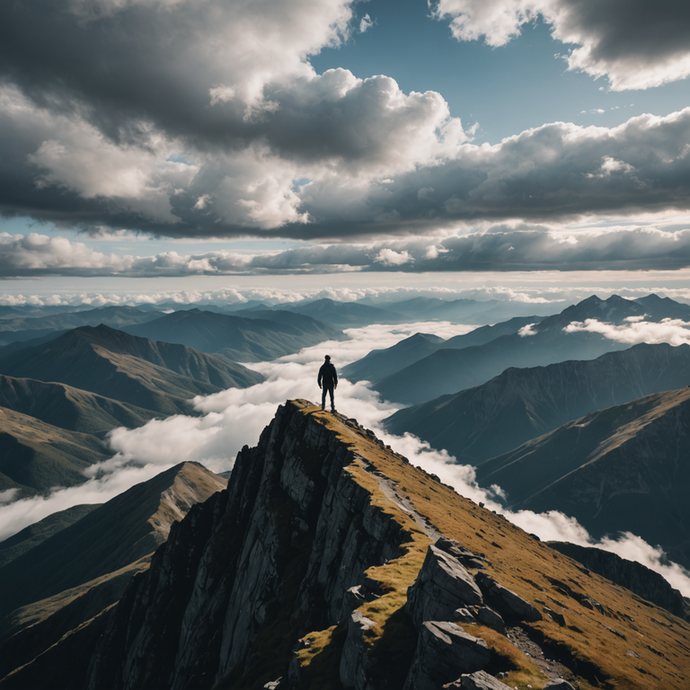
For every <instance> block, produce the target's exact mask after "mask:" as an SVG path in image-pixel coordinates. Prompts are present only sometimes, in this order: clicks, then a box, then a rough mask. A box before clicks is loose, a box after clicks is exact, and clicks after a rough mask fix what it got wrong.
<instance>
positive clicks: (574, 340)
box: [373, 295, 690, 404]
mask: <svg viewBox="0 0 690 690" xmlns="http://www.w3.org/2000/svg"><path fill="white" fill-rule="evenodd" d="M630 317H638V318H642V317H644V318H646V319H648V320H650V321H661V320H662V319H664V318H683V319H686V320H688V319H690V306H686V305H682V304H679V303H678V302H674V301H673V300H670V299H668V298H664V299H662V298H660V297H657V296H656V295H649V296H648V297H645V298H642V299H639V300H632V301H631V300H626V299H623V298H622V297H618V296H616V295H614V296H612V297H609V299H607V300H601V299H599V298H598V297H596V296H592V297H590V298H588V299H586V300H584V301H582V302H580V303H579V304H577V305H574V306H571V307H568V308H567V309H565V310H564V311H562V312H561V313H560V314H556V315H554V316H549V317H547V318H544V319H542V320H540V321H538V322H536V321H535V324H534V326H532V327H531V328H529V329H527V328H525V329H521V330H519V331H518V332H514V333H512V334H510V335H503V336H501V337H497V338H494V339H493V340H490V341H488V342H486V343H485V344H484V345H480V346H474V347H465V348H463V349H459V350H458V349H440V350H437V351H435V352H434V353H432V354H431V355H428V356H427V357H424V358H423V359H421V360H419V361H417V362H415V363H414V364H411V365H409V366H406V367H404V368H402V369H400V370H399V371H397V372H395V373H393V374H391V375H389V376H387V377H385V378H383V379H380V380H379V381H377V383H376V384H375V385H374V386H373V389H374V390H376V391H377V392H378V393H380V395H381V396H382V397H383V398H384V399H386V400H392V401H395V402H401V403H405V404H415V403H419V402H423V401H425V400H432V399H433V398H437V397H439V396H441V395H444V394H448V393H456V392H458V391H460V390H463V389H465V388H471V387H472V386H476V385H479V384H481V383H484V382H486V381H488V380H489V379H491V378H493V377H494V376H496V375H498V374H500V373H501V372H502V371H503V370H505V369H507V368H508V367H533V366H543V365H546V364H552V363H556V362H563V361H566V360H569V359H594V358H596V357H599V356H600V355H602V354H604V353H606V352H612V351H615V350H623V349H625V348H627V347H629V346H628V345H627V344H625V343H620V342H616V341H613V340H609V339H607V338H605V337H604V336H602V335H599V334H597V333H590V332H576V333H566V332H565V331H564V328H565V327H566V326H568V325H569V324H570V323H572V322H574V321H579V322H582V321H585V320H586V319H598V320H600V321H605V322H608V323H613V324H622V323H625V322H626V319H629V318H630ZM470 335H471V334H470Z"/></svg>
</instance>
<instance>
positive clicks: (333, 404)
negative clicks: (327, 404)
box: [328, 386, 335, 412]
mask: <svg viewBox="0 0 690 690" xmlns="http://www.w3.org/2000/svg"><path fill="white" fill-rule="evenodd" d="M333 390H334V388H333V386H331V387H330V388H329V389H328V392H329V394H330V396H331V412H335V402H334V401H333Z"/></svg>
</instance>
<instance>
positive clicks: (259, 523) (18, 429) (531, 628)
mask: <svg viewBox="0 0 690 690" xmlns="http://www.w3.org/2000/svg"><path fill="white" fill-rule="evenodd" d="M432 307H433V309H437V310H440V311H439V314H450V313H452V312H451V311H450V307H446V308H445V312H444V311H443V310H442V305H438V304H434V305H432V304H429V305H428V306H427V310H428V311H430V310H431V309H432ZM453 309H455V310H456V311H455V313H456V315H457V314H466V315H467V314H471V315H472V319H473V320H474V322H475V324H478V325H468V324H467V323H465V324H463V323H462V321H461V320H460V319H461V317H458V322H457V323H453V322H452V321H422V320H420V321H418V322H414V321H410V315H411V314H416V313H423V312H424V305H420V304H419V303H415V304H407V303H405V304H401V305H400V307H399V311H396V307H395V304H388V305H386V307H385V309H383V308H381V309H378V308H373V307H371V306H366V307H365V305H358V304H357V303H337V302H334V301H333V300H321V301H319V302H318V303H316V302H315V303H312V304H305V305H297V306H296V307H293V308H291V309H275V308H272V307H271V306H270V305H264V304H262V305H256V306H253V307H251V308H249V309H247V310H246V313H244V312H242V311H241V310H234V311H229V310H226V311H223V310H222V309H217V310H215V311H211V310H204V309H192V310H188V311H177V312H174V313H168V314H164V313H153V312H151V311H148V312H143V311H141V310H136V309H133V310H130V311H127V310H123V311H119V312H114V311H107V312H104V313H103V314H101V316H104V317H105V319H104V321H108V320H109V321H110V323H109V324H106V323H105V322H99V323H98V324H94V323H93V321H94V320H97V318H98V315H92V314H88V313H87V312H84V313H83V315H82V316H79V315H78V314H75V313H70V314H69V315H68V316H66V317H65V318H64V319H62V320H61V318H60V317H59V316H56V315H52V316H50V318H49V320H48V319H47V318H46V317H35V319H30V318H26V317H23V318H18V317H17V316H16V314H15V315H13V316H12V319H13V320H14V321H12V322H10V321H9V320H7V321H6V323H5V324H4V329H0V333H1V334H2V338H3V342H5V343H6V344H5V346H4V347H0V452H1V453H0V457H1V458H2V460H0V498H2V503H1V504H0V515H3V516H7V519H6V520H4V521H3V522H4V523H5V527H4V529H5V533H4V534H3V535H0V537H1V538H2V539H4V541H0V584H1V585H2V589H3V591H4V592H9V593H10V596H8V597H4V598H3V601H2V605H1V607H0V608H1V609H2V610H1V611H0V659H2V663H1V664H0V688H2V689H3V690H4V689H5V688H21V689H25V688H34V687H35V688H38V687H54V688H65V690H68V689H69V690H72V689H74V690H81V689H82V688H84V689H85V690H86V688H94V689H98V690H101V689H102V688H113V690H116V689H119V688H122V689H124V688H128V689H130V688H131V689H134V688H142V689H144V688H146V689H147V690H148V689H149V688H161V690H163V689H164V688H166V689H167V688H180V690H181V689H182V688H194V689H195V690H196V689H197V688H198V689H199V690H204V689H206V688H208V689H209V690H211V689H212V688H217V689H220V688H238V689H239V688H256V687H264V688H273V689H274V690H275V689H276V688H347V689H349V688H357V690H377V689H379V688H380V689H381V690H387V689H388V688H391V689H392V688H395V689H397V690H399V689H400V688H403V690H412V689H416V688H420V689H421V690H425V689H426V688H429V690H431V689H432V688H440V687H441V686H442V685H444V684H446V683H455V684H454V685H452V686H451V687H463V688H464V687H468V688H469V687H479V688H483V689H485V690H496V689H500V688H505V687H509V688H515V687H517V688H519V689H520V690H526V689H527V688H528V687H531V688H535V689H539V688H548V687H554V688H555V687H557V686H556V685H555V683H557V682H563V683H566V685H562V686H558V687H562V688H567V687H571V688H579V689H580V690H586V689H589V688H595V687H603V688H610V689H611V690H614V689H620V690H624V689H625V690H627V689H628V688H630V689H631V690H634V689H636V688H640V689H642V688H645V689H647V688H657V687H658V688H662V687H663V688H678V690H685V688H687V678H688V677H690V662H689V661H688V660H689V659H690V652H689V650H690V625H689V624H688V622H687V620H690V601H689V600H688V599H686V598H685V596H686V595H689V594H690V574H689V573H688V569H690V513H688V508H687V505H688V504H687V501H685V495H686V494H687V490H688V488H690V487H689V484H690V446H688V443H689V442H690V435H689V434H688V433H687V429H688V420H687V419H686V416H687V410H686V408H688V409H690V408H689V407H688V402H687V398H688V396H689V395H690V393H688V391H690V387H688V388H686V387H687V386H690V354H689V352H690V344H682V343H681V344H679V343H674V344H673V345H671V344H669V343H668V342H665V341H650V340H643V341H640V342H637V343H636V342H630V341H626V340H625V339H624V337H623V336H621V335H620V334H625V333H626V331H625V329H626V328H628V327H629V324H631V323H635V324H639V323H643V324H646V323H649V324H650V331H651V327H652V326H654V325H655V324H661V323H665V324H667V323H668V322H669V320H671V319H677V320H678V319H681V320H682V319H685V320H687V321H688V322H690V306H686V305H683V304H680V303H678V302H673V301H672V300H668V299H666V298H660V297H657V296H656V295H649V296H648V297H645V298H642V299H639V300H625V299H622V298H619V297H615V296H614V297H611V298H609V299H608V300H599V299H598V298H596V297H592V298H589V299H587V300H584V301H582V302H580V303H578V304H575V305H571V306H568V307H566V308H565V309H564V310H563V311H562V312H560V313H558V314H553V315H544V314H538V315H534V316H524V315H520V316H517V317H514V318H508V319H507V320H506V321H503V322H499V323H496V322H493V323H492V324H491V325H488V323H487V324H482V323H481V316H480V315H481V306H477V305H470V304H465V303H463V304H458V305H455V306H454V307H453ZM95 311H99V310H95ZM486 318H487V319H489V318H490V315H489V312H488V311H487V315H486ZM34 321H35V323H34ZM594 323H596V324H605V325H606V326H607V327H608V328H610V329H611V331H610V332H611V333H613V334H614V335H615V336H616V337H615V338H613V337H607V336H606V335H604V334H602V332H601V328H599V331H597V330H596V328H595V327H594V326H592V324H594ZM338 324H341V328H338ZM597 327H598V326H597ZM12 329H14V330H12ZM51 329H52V330H51ZM342 329H345V330H342ZM32 330H33V331H35V332H36V333H38V334H39V335H38V336H37V337H36V338H29V337H27V336H26V334H27V333H29V332H31V331H32ZM46 331H47V332H46ZM12 333H17V334H18V339H17V340H13V339H12V338H13V336H12V335H11V334H12ZM327 353H328V354H330V355H331V356H332V357H333V361H334V363H335V364H336V367H337V368H338V371H339V374H340V382H339V385H338V388H337V390H336V407H337V412H335V413H329V412H322V411H321V410H320V408H319V407H317V406H315V405H314V404H312V403H310V402H309V400H317V398H318V399H320V395H319V394H320V392H319V390H318V387H317V386H316V372H317V370H318V367H319V366H320V364H321V361H322V360H323V357H324V355H325V354H327ZM286 401H287V402H286ZM634 545H637V547H638V549H637V551H635V550H634V549H633V546H634ZM578 549H579V550H578ZM614 552H615V553H614ZM616 553H618V554H619V555H615V554H616ZM621 556H623V557H622V558H621ZM631 556H632V557H633V560H634V561H638V562H637V563H633V562H631V561H630V560H626V557H627V558H628V559H629V558H630V557H631ZM655 571H656V572H655ZM664 578H666V579H664ZM68 660H69V661H68ZM568 684H569V685H568Z"/></svg>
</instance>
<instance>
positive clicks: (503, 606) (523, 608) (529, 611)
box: [474, 571, 542, 622]
mask: <svg viewBox="0 0 690 690" xmlns="http://www.w3.org/2000/svg"><path fill="white" fill-rule="evenodd" d="M474 579H475V580H476V582H477V584H478V585H479V588H480V589H481V590H482V592H484V595H485V596H486V598H487V600H488V601H489V602H490V603H491V604H493V607H494V608H495V609H496V610H497V611H498V613H500V614H501V616H502V617H503V618H507V619H511V620H518V621H531V622H534V621H538V620H541V617H542V616H541V614H540V613H539V611H537V609H536V608H535V607H534V606H532V604H530V603H529V602H528V601H525V600H524V599H523V598H522V597H521V596H519V595H518V594H516V593H515V592H513V591H511V590H510V589H508V588H507V587H504V586H503V585H502V584H500V583H499V582H496V580H494V579H493V578H492V577H491V576H490V575H487V574H486V573H484V572H481V571H480V572H478V573H477V574H476V575H475V578H474Z"/></svg>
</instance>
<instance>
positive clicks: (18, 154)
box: [0, 0, 690, 270]
mask: <svg viewBox="0 0 690 690" xmlns="http://www.w3.org/2000/svg"><path fill="white" fill-rule="evenodd" d="M530 3H531V4H530V7H532V5H534V3H533V2H532V0H530ZM446 5H447V7H446V12H450V10H448V7H450V5H453V7H454V8H455V9H454V10H453V11H455V15H456V16H464V15H462V13H461V12H460V10H461V9H462V8H465V10H467V12H468V13H469V14H467V17H469V19H468V20H467V21H468V22H469V23H471V22H474V24H473V25H472V26H473V27H474V28H473V29H472V30H474V31H475V32H476V31H480V29H481V28H482V26H483V25H482V24H481V21H483V20H484V19H486V17H485V16H484V15H481V16H479V15H477V16H476V17H475V16H474V15H472V16H470V15H471V12H470V10H472V11H474V10H473V8H474V9H476V7H479V8H480V9H481V10H482V12H484V13H485V14H486V13H488V15H487V16H489V15H491V12H494V13H495V12H499V14H500V12H502V13H503V14H502V15H500V16H501V17H504V18H505V16H508V21H507V24H506V25H505V26H504V33H505V32H507V34H506V35H508V36H509V35H510V30H511V26H512V27H513V28H515V26H517V28H518V29H519V25H520V22H522V21H523V20H524V19H525V17H529V16H531V15H530V12H531V13H532V14H534V11H536V10H534V9H533V8H532V9H531V10H529V12H527V11H526V13H523V14H520V13H519V12H518V14H516V15H515V17H517V19H515V17H512V15H510V11H512V10H510V7H513V5H510V7H509V6H508V5H506V6H505V7H504V6H503V5H505V2H504V0H496V2H494V3H486V4H482V5H476V7H475V3H474V2H472V1H471V0H463V1H461V0H454V3H451V2H450V0H449V2H448V3H446ZM518 5H519V3H518ZM537 5H538V3H537ZM537 5H534V6H535V7H537ZM542 5H543V6H542ZM542 5H539V7H541V9H540V10H539V11H543V13H545V16H547V15H548V16H549V17H552V19H553V23H554V27H555V29H554V30H555V31H560V30H561V29H562V28H563V27H571V29H572V27H576V28H577V27H580V28H582V27H588V28H587V31H588V32H589V33H588V36H589V37H590V38H591V40H592V41H595V43H596V42H597V41H598V43H596V45H597V46H599V48H597V50H602V51H603V50H604V46H608V48H606V50H609V51H614V52H615V50H618V51H619V52H621V51H622V52H625V51H628V53H630V54H631V55H632V48H631V47H630V46H632V45H633V44H634V41H633V40H632V39H631V38H630V36H631V35H632V34H633V33H634V31H633V29H634V27H635V26H638V27H639V26H640V25H639V23H636V22H637V21H638V20H637V19H631V18H629V17H627V16H626V18H625V21H624V24H625V27H627V28H625V30H623V31H622V33H621V34H620V36H618V34H616V35H615V36H614V33H615V32H614V28H615V27H613V24H614V22H613V19H612V17H613V16H614V15H612V14H609V13H608V10H606V11H604V10H599V9H597V8H598V7H599V5H598V4H597V5H595V4H593V3H590V2H575V1H574V0H568V1H567V2H566V0H543V3H542ZM444 6H445V5H444ZM468 8H469V9H468ZM513 9H514V8H513ZM666 9H668V8H666V5H663V7H662V10H661V12H660V14H661V15H662V16H665V15H664V12H665V11H666ZM440 11H441V5H439V12H440ZM458 13H460V14H458ZM506 13H508V14H507V15H506ZM549 13H550V14H549ZM523 15H524V16H523ZM686 15H687V11H685V10H684V11H682V12H680V13H679V21H678V26H676V27H673V31H672V32H671V33H672V36H677V35H682V34H683V32H684V29H683V28H682V27H683V26H685V24H684V22H685V21H686ZM491 16H493V15H491ZM489 18H490V17H489ZM350 19H351V7H350V3H349V2H348V0H255V1H254V2H232V3H227V2H221V1H220V0H205V1H203V2H188V1H187V0H146V1H144V0H89V1H88V2H87V1H86V0H50V1H48V0H35V1H34V2H30V3H27V2H18V1H17V0H8V1H7V2H5V3H2V4H0V213H2V214H3V215H5V216H12V215H23V216H29V217H32V218H35V219H38V220H45V221H52V222H55V223H57V224H58V225H65V226H69V227H73V228H85V229H89V228H92V227H101V226H105V227H110V228H114V229H117V230H120V229H131V230H137V231H143V232H148V233H151V234H155V235H160V236H168V237H189V236H215V237H237V236H246V235H255V236H261V237H267V236H271V237H275V236H281V237H292V238H301V239H338V238H345V237H348V236H349V237H353V238H354V237H367V236H369V237H375V236H377V235H378V234H379V233H387V234H406V233H415V232H428V231H433V230H435V229H439V228H447V227H449V226H451V225H453V224H456V223H471V222H475V221H479V220H482V221H493V222H500V221H502V220H505V219H524V220H526V221H544V222H547V221H551V220H553V219H562V218H570V217H574V216H580V215H587V214H593V213H612V214H618V215H622V214H631V213H635V212H639V211H642V210H644V211H655V210H663V209H687V208H688V205H689V203H690V201H689V200H690V193H689V192H690V164H689V163H688V161H689V160H690V156H688V155H687V151H688V149H687V147H688V146H689V145H690V110H685V111H683V112H681V113H676V114H673V115H670V116H668V117H665V118H653V117H650V116H642V117H639V118H634V119H632V120H630V121H629V122H628V123H626V124H625V125H623V126H621V127H618V128H616V129H604V128H590V129H583V128H579V127H576V126H574V125H568V124H564V123H555V124H550V125H545V126H543V127H541V128H538V129H535V130H529V131H526V132H523V133H522V134H521V135H519V136H516V137H511V138H509V139H506V140H505V141H503V142H502V143H501V144H499V145H496V146H493V147H492V146H488V145H484V146H475V145H472V144H471V143H469V139H468V134H467V133H466V132H465V131H464V130H463V128H462V126H461V123H460V121H459V120H457V119H455V118H451V117H450V116H449V112H448V107H447V104H446V103H445V101H444V100H443V98H442V97H441V96H440V95H439V94H437V93H434V92H427V93H423V94H422V93H414V92H413V93H410V94H404V93H403V92H402V91H401V90H400V89H399V87H398V85H397V83H396V82H395V81H394V80H393V79H390V78H389V77H385V76H376V77H372V78H370V79H365V80H362V79H358V78H356V77H355V76H354V75H353V74H352V73H350V72H349V71H347V70H342V69H339V70H331V71H329V72H326V73H325V74H323V75H316V74H315V73H314V71H313V69H312V68H311V67H310V65H309V64H308V63H307V62H306V58H307V56H308V55H309V54H311V53H314V52H318V51H319V50H320V49H321V48H322V47H323V46H325V45H328V44H334V43H337V42H338V41H339V40H342V38H343V37H344V36H346V35H347V32H348V22H349V20H350ZM470 20H471V21H470ZM480 20H481V21H480ZM511 22H512V23H511ZM515 22H517V24H515ZM499 25H500V22H499ZM468 26H469V24H468ZM597 27H599V28H597ZM653 27H654V31H653V32H652V33H655V32H656V33H655V35H656V34H657V33H658V31H660V30H661V29H660V28H659V27H661V23H660V22H659V21H657V22H656V23H653ZM468 30H469V29H468ZM569 30H570V29H569ZM572 30H573V31H575V29H572ZM578 30H579V29H578ZM583 30H584V29H583ZM616 30H617V29H616ZM657 30H658V31H657ZM563 31H565V28H563ZM595 39H596V40H595ZM600 39H601V40H600ZM588 40H589V39H588ZM626 41H627V42H626ZM595 43H591V46H594V45H595ZM653 43H654V41H653V40H652V38H650V39H649V41H648V44H647V43H645V45H646V46H647V47H646V48H644V49H643V48H640V53H639V55H641V56H642V59H645V58H644V56H645V55H646V53H645V52H644V51H645V50H652V47H650V46H652V44H653ZM671 43H672V44H673V45H680V42H679V40H677V39H676V38H673V39H672V41H671ZM583 45H584V44H583ZM587 45H589V44H587ZM655 45H656V44H655ZM591 46H590V47H591ZM615 46H618V48H615ZM659 50H662V48H659ZM664 50H665V49H664ZM601 54H602V55H604V53H601ZM606 54H607V55H608V54H609V53H606ZM611 54H613V53H611ZM573 55H575V53H573ZM602 59H603V58H602ZM607 59H608V58H607ZM389 259H390V260H391V262H392V264H393V265H395V262H396V261H398V262H403V259H404V257H402V258H400V257H398V258H395V257H389ZM325 263H326V264H328V265H330V263H329V262H325ZM310 265H311V263H310ZM353 265H357V266H360V264H359V263H357V262H354V264H353ZM361 265H366V262H364V263H363V264H361ZM401 265H402V263H401ZM265 268H267V270H269V269H270V267H265ZM41 270H42V269H41Z"/></svg>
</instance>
